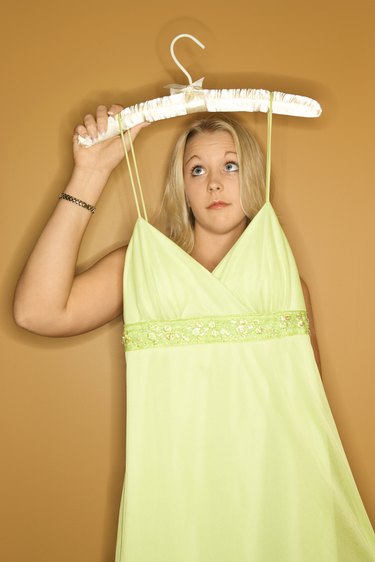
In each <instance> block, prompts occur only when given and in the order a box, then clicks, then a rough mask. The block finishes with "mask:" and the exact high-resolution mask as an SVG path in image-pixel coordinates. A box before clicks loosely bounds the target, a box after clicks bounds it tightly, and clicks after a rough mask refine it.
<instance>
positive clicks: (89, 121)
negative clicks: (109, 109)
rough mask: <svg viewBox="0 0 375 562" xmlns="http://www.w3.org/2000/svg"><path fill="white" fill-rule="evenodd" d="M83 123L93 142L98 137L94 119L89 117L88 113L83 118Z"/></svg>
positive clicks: (91, 116)
mask: <svg viewBox="0 0 375 562" xmlns="http://www.w3.org/2000/svg"><path fill="white" fill-rule="evenodd" d="M83 122H84V124H85V127H86V129H87V132H88V134H89V135H90V137H91V138H92V139H93V140H94V139H96V138H97V137H98V127H97V124H96V119H95V117H94V116H93V115H91V113H88V114H87V115H85V116H84V118H83Z"/></svg>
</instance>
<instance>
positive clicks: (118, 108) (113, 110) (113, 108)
mask: <svg viewBox="0 0 375 562" xmlns="http://www.w3.org/2000/svg"><path fill="white" fill-rule="evenodd" d="M123 109H124V107H123V106H122V105H120V104H119V103H114V104H113V105H111V107H110V108H109V110H108V115H117V113H120V111H122V110H123Z"/></svg>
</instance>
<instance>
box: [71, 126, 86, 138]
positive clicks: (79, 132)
mask: <svg viewBox="0 0 375 562" xmlns="http://www.w3.org/2000/svg"><path fill="white" fill-rule="evenodd" d="M74 134H75V135H80V136H81V137H88V136H89V134H88V132H87V129H86V127H85V126H84V125H82V124H79V125H77V126H76V127H75V129H74Z"/></svg>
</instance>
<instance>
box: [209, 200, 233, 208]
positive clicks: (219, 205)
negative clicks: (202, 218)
mask: <svg viewBox="0 0 375 562" xmlns="http://www.w3.org/2000/svg"><path fill="white" fill-rule="evenodd" d="M228 206H229V203H226V202H225V201H213V202H212V203H211V205H209V207H207V209H223V208H224V207H228Z"/></svg>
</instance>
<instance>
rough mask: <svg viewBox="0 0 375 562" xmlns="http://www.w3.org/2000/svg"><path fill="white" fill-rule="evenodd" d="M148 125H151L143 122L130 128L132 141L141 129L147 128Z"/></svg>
mask: <svg viewBox="0 0 375 562" xmlns="http://www.w3.org/2000/svg"><path fill="white" fill-rule="evenodd" d="M148 125H151V123H149V122H148V121H144V122H143V123H139V125H135V126H134V127H132V128H131V129H130V135H131V138H132V140H134V139H135V137H136V136H137V135H138V133H139V131H140V130H141V129H143V128H144V127H148Z"/></svg>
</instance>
